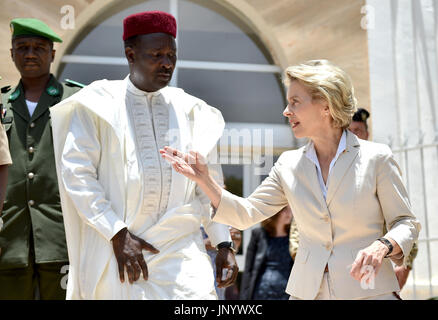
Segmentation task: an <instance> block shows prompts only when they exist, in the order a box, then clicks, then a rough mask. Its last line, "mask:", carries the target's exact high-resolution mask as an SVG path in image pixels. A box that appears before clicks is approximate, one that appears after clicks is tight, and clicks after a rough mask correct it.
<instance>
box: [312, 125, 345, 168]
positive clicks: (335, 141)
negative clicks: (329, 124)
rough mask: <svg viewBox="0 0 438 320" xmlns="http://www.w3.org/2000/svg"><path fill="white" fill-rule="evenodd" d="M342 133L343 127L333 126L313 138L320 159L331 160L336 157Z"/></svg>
mask: <svg viewBox="0 0 438 320" xmlns="http://www.w3.org/2000/svg"><path fill="white" fill-rule="evenodd" d="M342 133H343V130H342V129H341V128H332V130H327V131H325V132H324V134H321V135H320V136H317V137H313V138H312V141H313V145H314V147H315V151H316V154H317V156H318V159H320V160H323V159H330V160H331V159H333V158H334V157H335V155H336V152H337V151H338V146H339V141H340V140H341V136H342Z"/></svg>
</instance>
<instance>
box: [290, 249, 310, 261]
mask: <svg viewBox="0 0 438 320" xmlns="http://www.w3.org/2000/svg"><path fill="white" fill-rule="evenodd" d="M308 257H309V250H307V249H306V248H302V247H299V248H298V252H297V255H296V257H295V261H294V263H302V264H305V263H306V262H307V258H308Z"/></svg>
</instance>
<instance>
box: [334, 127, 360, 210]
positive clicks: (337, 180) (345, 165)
mask: <svg viewBox="0 0 438 320" xmlns="http://www.w3.org/2000/svg"><path fill="white" fill-rule="evenodd" d="M358 153H359V140H358V139H357V137H356V136H355V135H354V134H353V133H351V132H350V131H348V130H347V146H346V149H345V151H344V152H343V153H341V154H340V155H339V158H338V160H337V161H336V163H335V165H334V166H333V168H332V171H331V172H330V177H329V181H328V188H327V199H326V202H327V206H329V205H330V202H331V200H332V199H333V196H334V195H335V193H336V191H337V190H338V188H339V185H340V184H341V182H342V179H343V178H344V176H345V174H346V173H347V171H348V170H349V169H350V167H351V164H352V163H353V160H354V159H355V158H356V156H357V154H358Z"/></svg>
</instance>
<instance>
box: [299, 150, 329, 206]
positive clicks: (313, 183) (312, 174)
mask: <svg viewBox="0 0 438 320" xmlns="http://www.w3.org/2000/svg"><path fill="white" fill-rule="evenodd" d="M309 145H310V142H309V143H308V144H307V145H306V146H305V147H304V149H303V154H302V156H301V160H300V162H299V163H300V164H299V167H298V168H297V169H298V170H297V172H301V173H302V174H305V175H306V176H307V178H306V179H304V181H308V182H309V186H308V187H309V189H310V190H312V192H313V194H314V195H315V198H316V199H318V200H319V201H320V202H323V203H325V200H324V195H323V194H322V190H321V186H320V185H319V180H318V175H317V172H316V170H317V169H316V167H315V164H314V163H313V162H312V160H310V159H309V158H307V156H306V152H307V150H308V148H309Z"/></svg>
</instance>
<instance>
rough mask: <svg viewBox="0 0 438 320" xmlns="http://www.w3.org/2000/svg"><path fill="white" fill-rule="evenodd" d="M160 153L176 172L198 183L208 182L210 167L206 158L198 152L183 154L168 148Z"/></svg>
mask: <svg viewBox="0 0 438 320" xmlns="http://www.w3.org/2000/svg"><path fill="white" fill-rule="evenodd" d="M160 153H161V156H162V157H163V158H164V159H165V160H167V161H168V162H169V163H170V164H171V165H172V167H173V169H174V170H175V171H176V172H178V173H181V174H182V175H184V176H186V177H187V178H189V179H190V180H193V181H195V182H197V183H200V182H202V181H206V180H207V178H208V167H207V164H206V162H205V159H204V157H203V156H202V155H200V154H199V153H198V152H195V151H189V153H182V152H181V151H179V150H177V149H174V148H171V147H167V146H166V147H164V148H163V149H160Z"/></svg>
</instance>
